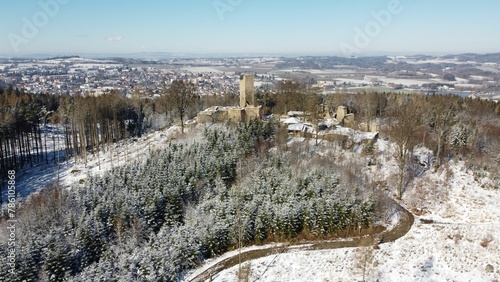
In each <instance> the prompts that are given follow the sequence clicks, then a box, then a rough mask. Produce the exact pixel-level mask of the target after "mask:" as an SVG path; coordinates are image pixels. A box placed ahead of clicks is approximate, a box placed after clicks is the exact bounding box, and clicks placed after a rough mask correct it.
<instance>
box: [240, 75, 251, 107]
mask: <svg viewBox="0 0 500 282" xmlns="http://www.w3.org/2000/svg"><path fill="white" fill-rule="evenodd" d="M253 81H254V78H253V75H250V74H245V75H242V76H240V107H241V108H245V107H247V106H255V90H254V86H253Z"/></svg>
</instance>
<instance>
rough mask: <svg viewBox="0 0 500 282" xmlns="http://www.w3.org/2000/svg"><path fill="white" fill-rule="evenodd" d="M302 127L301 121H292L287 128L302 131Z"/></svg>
mask: <svg viewBox="0 0 500 282" xmlns="http://www.w3.org/2000/svg"><path fill="white" fill-rule="evenodd" d="M303 128H304V124H303V123H293V124H290V125H289V126H288V128H287V129H288V131H302V129H303Z"/></svg>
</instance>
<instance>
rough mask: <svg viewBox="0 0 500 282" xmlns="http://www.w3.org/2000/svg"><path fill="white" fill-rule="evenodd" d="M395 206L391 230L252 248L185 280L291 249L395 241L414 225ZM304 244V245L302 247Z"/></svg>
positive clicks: (200, 278)
mask: <svg viewBox="0 0 500 282" xmlns="http://www.w3.org/2000/svg"><path fill="white" fill-rule="evenodd" d="M394 205H395V208H396V210H397V212H398V214H399V221H398V223H397V224H396V226H394V228H392V229H391V230H389V231H383V232H381V233H379V234H374V235H371V236H364V237H354V238H349V239H346V240H345V241H310V242H304V241H301V242H299V243H296V244H293V243H292V244H289V245H286V246H279V247H269V248H267V249H259V250H251V251H246V252H244V253H241V255H240V256H239V255H238V254H236V255H234V256H232V257H229V258H227V259H224V260H222V261H220V262H218V263H216V264H214V265H213V266H211V267H210V268H208V269H207V270H205V271H203V272H202V273H200V274H199V275H197V276H196V277H194V278H192V279H190V280H185V281H189V282H201V281H206V280H210V277H213V276H214V275H216V274H217V273H219V272H221V271H222V270H224V269H228V268H231V267H233V266H235V265H238V264H239V263H240V262H241V263H243V262H246V261H250V260H254V259H258V258H262V257H266V256H270V255H276V254H279V253H285V252H287V251H289V250H291V249H293V250H294V251H297V250H300V249H303V250H329V249H340V248H354V247H363V246H371V245H373V244H374V240H375V238H377V240H379V242H380V243H379V244H383V243H388V242H394V241H396V240H397V239H399V238H401V237H403V236H404V235H405V234H406V233H408V231H410V228H411V227H412V225H413V222H414V220H415V219H414V217H413V214H411V213H410V212H409V211H408V210H406V209H405V208H403V207H402V206H400V205H399V204H398V203H396V202H395V201H394ZM301 246H303V247H301Z"/></svg>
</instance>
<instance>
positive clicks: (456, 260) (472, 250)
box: [213, 140, 500, 281]
mask: <svg viewBox="0 0 500 282" xmlns="http://www.w3.org/2000/svg"><path fill="white" fill-rule="evenodd" d="M377 146H378V150H381V151H384V150H386V149H387V148H388V147H390V146H389V144H387V142H386V141H383V140H379V142H378V144H377ZM380 161H381V162H382V164H383V166H382V167H379V171H378V177H377V178H381V179H384V178H385V179H387V180H390V179H391V178H390V177H391V174H392V173H394V172H395V171H394V169H395V163H394V162H393V160H390V157H389V156H387V154H382V155H381V156H380ZM481 182H482V180H481V179H477V180H475V179H474V176H473V174H472V172H471V171H468V170H467V169H466V168H465V166H464V164H463V163H460V162H459V163H453V162H452V163H451V164H450V165H449V166H448V167H447V168H444V169H440V170H438V171H437V172H434V171H433V170H429V171H427V172H425V173H424V174H423V175H421V177H420V178H419V179H418V180H417V181H415V182H414V183H413V184H411V185H410V188H408V189H407V191H406V194H405V195H404V196H403V205H404V206H406V207H407V208H409V209H411V210H414V211H418V214H419V215H420V216H416V219H415V224H414V225H413V226H412V228H411V230H410V231H409V232H408V233H407V234H406V235H405V236H403V237H402V238H400V239H398V240H396V242H394V243H387V244H381V245H380V249H377V250H375V249H373V248H372V247H359V248H348V249H335V250H320V251H310V250H296V251H292V252H285V253H281V254H277V255H272V256H268V257H264V258H260V259H256V260H252V261H249V262H246V263H245V264H244V266H245V267H247V268H249V279H248V281H363V277H364V279H365V280H366V281H499V280H500V206H499V205H498V203H500V190H499V189H498V188H493V189H490V190H489V189H487V188H482V187H481V186H482V184H481ZM237 273H238V266H235V267H232V268H230V269H227V270H224V271H222V272H220V273H219V274H218V275H216V276H214V277H213V278H214V280H213V281H237V275H238V274H237ZM363 273H364V275H363Z"/></svg>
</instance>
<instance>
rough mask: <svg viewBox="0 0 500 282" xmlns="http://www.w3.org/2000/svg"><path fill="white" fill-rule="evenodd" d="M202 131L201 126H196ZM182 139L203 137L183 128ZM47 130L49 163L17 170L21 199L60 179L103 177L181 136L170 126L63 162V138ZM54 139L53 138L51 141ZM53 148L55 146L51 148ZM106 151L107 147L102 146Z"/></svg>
mask: <svg viewBox="0 0 500 282" xmlns="http://www.w3.org/2000/svg"><path fill="white" fill-rule="evenodd" d="M198 127H199V128H202V127H203V125H199V126H198ZM185 132H186V133H185V135H184V136H183V139H186V140H190V141H194V140H198V139H200V138H201V137H202V133H203V129H198V130H195V131H193V132H192V133H191V130H190V129H189V128H186V129H185ZM54 133H55V134H54V136H53V135H52V130H50V129H49V130H48V135H47V148H48V150H49V153H48V159H49V163H48V164H46V163H45V162H41V163H37V164H35V165H34V166H33V167H30V166H29V165H27V166H25V168H23V169H21V170H19V171H16V194H17V195H18V196H20V197H26V196H28V195H30V194H32V193H34V192H37V191H39V190H40V189H43V188H45V187H47V186H48V185H51V184H56V183H57V182H58V178H59V185H60V186H61V187H65V188H70V187H74V186H79V185H82V183H84V182H85V180H86V179H87V177H88V176H89V175H102V174H103V173H105V172H107V171H109V170H111V169H112V168H113V167H117V166H123V165H125V164H128V163H130V162H131V161H133V160H141V159H143V158H145V157H146V156H147V155H148V152H149V150H154V149H159V148H161V147H163V146H166V145H168V144H169V142H171V141H174V140H175V139H176V138H177V137H178V136H180V135H181V128H180V126H172V127H170V128H168V129H165V130H162V131H155V132H152V133H147V134H145V135H143V137H141V138H134V139H129V140H126V141H120V142H117V143H116V144H114V145H113V146H111V147H110V148H109V149H106V151H105V152H100V153H99V155H97V154H96V155H91V154H90V153H89V154H88V157H87V162H84V161H83V159H79V160H78V161H77V162H75V160H74V159H70V160H68V161H64V136H63V133H62V131H61V130H60V132H59V133H57V132H54ZM53 137H54V138H53ZM58 140H59V141H58ZM54 145H55V146H54ZM105 147H106V148H107V146H105ZM53 148H55V151H56V152H57V151H59V158H60V165H59V170H58V168H57V165H56V164H55V163H57V161H55V160H57V158H58V157H57V155H58V154H57V153H56V154H54V149H53ZM6 192H7V191H6V189H4V190H3V191H2V203H6V199H7V195H6Z"/></svg>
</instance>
